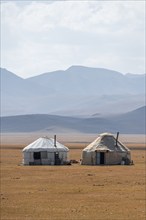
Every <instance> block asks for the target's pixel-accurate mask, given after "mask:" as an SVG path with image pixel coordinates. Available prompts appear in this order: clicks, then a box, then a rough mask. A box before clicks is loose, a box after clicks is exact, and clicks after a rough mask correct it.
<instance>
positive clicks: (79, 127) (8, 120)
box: [1, 106, 146, 134]
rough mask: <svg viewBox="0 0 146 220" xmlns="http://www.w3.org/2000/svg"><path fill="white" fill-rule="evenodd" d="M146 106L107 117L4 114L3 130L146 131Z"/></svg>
mask: <svg viewBox="0 0 146 220" xmlns="http://www.w3.org/2000/svg"><path fill="white" fill-rule="evenodd" d="M145 112H146V106H143V107H141V108H138V109H136V110H134V111H131V112H128V113H124V114H120V115H114V116H113V115H112V116H107V117H104V118H103V117H99V116H93V117H88V118H79V117H69V116H68V117H67V116H57V115H46V114H34V115H19V116H5V117H1V133H3V132H5V133H7V132H12V133H13V132H44V133H46V132H48V133H69V132H70V133H73V132H75V133H102V132H112V133H116V132H117V131H119V132H120V133H123V134H145Z"/></svg>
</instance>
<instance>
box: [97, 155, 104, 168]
mask: <svg viewBox="0 0 146 220" xmlns="http://www.w3.org/2000/svg"><path fill="white" fill-rule="evenodd" d="M104 156H105V155H104V152H97V153H96V165H100V164H104Z"/></svg>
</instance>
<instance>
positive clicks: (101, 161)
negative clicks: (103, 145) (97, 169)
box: [100, 152, 104, 164]
mask: <svg viewBox="0 0 146 220" xmlns="http://www.w3.org/2000/svg"><path fill="white" fill-rule="evenodd" d="M100 164H104V153H103V152H101V153H100Z"/></svg>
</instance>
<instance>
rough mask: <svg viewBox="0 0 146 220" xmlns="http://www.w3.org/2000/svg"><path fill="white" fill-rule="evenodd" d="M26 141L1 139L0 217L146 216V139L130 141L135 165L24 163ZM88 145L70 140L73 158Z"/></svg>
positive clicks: (91, 219)
mask: <svg viewBox="0 0 146 220" xmlns="http://www.w3.org/2000/svg"><path fill="white" fill-rule="evenodd" d="M25 141H26V142H27V140H25ZM25 141H24V140H23V143H22V144H20V142H19V144H18V142H17V141H16V142H13V143H11V144H10V143H9V144H8V143H2V144H1V220H12V219H13V220H34V219H35V220H144V219H145V217H146V209H145V205H146V193H145V192H146V191H145V190H146V188H145V174H146V170H145V169H146V167H145V159H146V157H145V156H146V154H145V152H146V151H145V144H144V143H140V142H139V143H134V142H132V141H131V142H128V144H127V146H129V147H130V148H131V149H132V150H131V154H132V159H133V160H134V165H133V166H80V165H79V164H74V165H72V166H21V164H20V163H21V160H22V153H21V149H22V148H23V147H24V146H25V144H24V142H25ZM85 145H86V143H82V142H81V141H80V143H79V142H78V143H73V142H69V141H68V142H66V146H68V147H69V148H70V159H76V160H79V159H80V157H81V151H82V149H83V148H84V147H85Z"/></svg>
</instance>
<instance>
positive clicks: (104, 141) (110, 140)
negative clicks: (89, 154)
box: [83, 133, 130, 152]
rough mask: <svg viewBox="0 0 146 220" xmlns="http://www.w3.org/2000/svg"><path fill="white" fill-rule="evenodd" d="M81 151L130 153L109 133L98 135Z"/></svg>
mask: <svg viewBox="0 0 146 220" xmlns="http://www.w3.org/2000/svg"><path fill="white" fill-rule="evenodd" d="M83 151H119V152H125V151H130V150H129V149H128V148H127V147H126V146H124V145H123V144H122V143H121V142H120V141H117V144H116V138H115V137H114V136H113V135H112V134H110V133H102V134H100V135H99V136H98V137H97V138H96V139H95V140H94V141H93V142H92V143H91V144H89V145H88V146H87V147H86V148H84V150H83Z"/></svg>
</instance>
